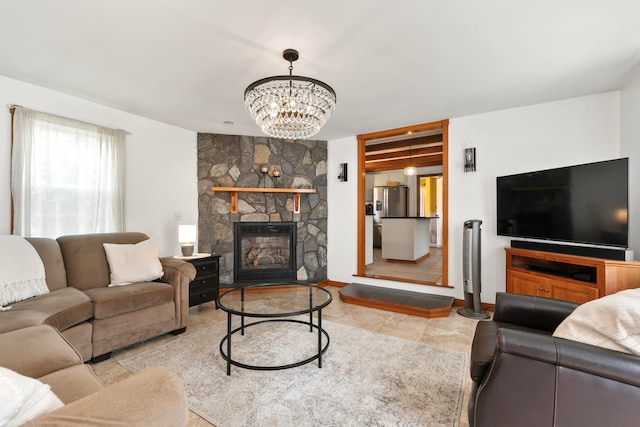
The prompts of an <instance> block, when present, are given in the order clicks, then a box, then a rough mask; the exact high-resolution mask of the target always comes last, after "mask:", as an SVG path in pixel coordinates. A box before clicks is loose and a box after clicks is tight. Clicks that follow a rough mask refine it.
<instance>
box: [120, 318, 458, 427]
mask: <svg viewBox="0 0 640 427" xmlns="http://www.w3.org/2000/svg"><path fill="white" fill-rule="evenodd" d="M323 327H324V329H325V330H326V331H327V332H328V333H329V336H330V345H329V348H328V350H327V352H326V353H325V355H324V356H323V358H322V368H319V367H318V363H317V361H313V362H311V363H309V364H306V365H303V366H299V367H296V368H292V369H287V370H281V371H253V370H247V369H242V368H239V367H235V366H232V367H231V375H230V376H227V375H226V362H225V361H224V359H223V358H222V356H221V355H220V351H219V344H220V340H221V339H222V338H223V336H224V335H225V334H226V322H223V323H219V324H216V325H214V326H211V327H208V328H206V329H203V330H201V331H198V332H195V333H193V334H191V335H187V336H184V337H181V338H179V339H177V340H175V341H172V342H169V343H167V344H163V345H160V346H158V347H156V348H154V349H151V350H149V351H146V352H144V353H141V354H139V355H137V356H134V357H130V358H127V359H123V360H121V361H120V362H119V363H120V364H121V365H122V366H123V367H125V368H126V369H128V370H130V371H132V372H134V373H137V372H141V371H143V370H145V369H147V368H150V367H152V366H156V365H162V366H165V367H167V368H169V369H171V370H172V371H174V372H176V373H177V374H178V376H179V377H180V378H181V379H182V382H183V384H184V386H185V389H186V390H187V394H188V399H189V405H190V408H191V409H192V410H193V411H194V412H195V413H197V414H198V415H200V416H201V417H203V418H205V419H206V420H208V421H209V422H211V423H212V424H214V425H215V426H217V427H233V426H457V425H458V423H459V418H460V411H461V403H462V394H463V389H464V381H465V378H466V375H465V372H464V367H465V358H466V355H465V354H464V353H460V352H453V351H449V350H445V349H441V348H435V347H430V346H428V345H425V344H420V343H417V342H413V341H407V340H403V339H400V338H395V337H392V336H389V335H383V334H379V333H375V332H371V331H367V330H364V329H360V328H355V327H351V326H346V325H342V324H339V323H335V322H329V321H324V322H323ZM323 342H324V341H323ZM232 344H233V347H232V351H233V353H232V356H233V358H234V359H237V360H239V361H240V362H243V363H247V364H252V365H280V364H287V363H292V362H295V361H298V360H302V359H305V358H307V357H309V356H310V355H312V354H313V352H314V351H317V333H315V332H314V333H310V332H309V327H308V326H303V325H300V324H297V323H264V324H260V325H254V326H251V327H249V328H247V329H246V333H245V336H241V335H240V334H236V335H234V336H233V341H232Z"/></svg>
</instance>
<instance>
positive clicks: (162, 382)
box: [25, 366, 189, 427]
mask: <svg viewBox="0 0 640 427" xmlns="http://www.w3.org/2000/svg"><path fill="white" fill-rule="evenodd" d="M188 418H189V414H188V407H187V397H186V393H185V391H184V388H183V386H182V383H181V382H180V379H179V378H178V377H177V376H176V374H174V373H173V372H171V371H170V370H168V369H166V368H164V367H160V366H157V367H154V368H151V369H148V370H146V371H144V372H142V373H140V374H138V375H133V376H131V377H129V378H127V379H125V380H123V381H120V382H118V383H116V384H113V385H111V386H109V387H107V388H105V389H102V390H100V391H98V392H96V393H93V394H90V395H89V396H86V397H84V398H82V399H79V400H76V401H75V402H72V403H70V404H68V405H65V406H63V407H62V408H60V409H57V410H55V411H53V412H50V413H48V414H46V415H44V416H41V417H38V418H36V419H35V420H32V421H31V422H29V423H27V424H25V425H27V426H52V425H56V426H57V425H60V426H62V425H64V426H88V425H91V426H167V427H169V426H171V427H174V426H186V425H187V423H188Z"/></svg>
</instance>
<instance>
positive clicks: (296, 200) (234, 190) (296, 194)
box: [211, 171, 316, 213]
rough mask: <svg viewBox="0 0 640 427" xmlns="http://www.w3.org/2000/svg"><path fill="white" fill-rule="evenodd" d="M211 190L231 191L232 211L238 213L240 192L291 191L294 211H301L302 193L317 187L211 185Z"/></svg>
mask: <svg viewBox="0 0 640 427" xmlns="http://www.w3.org/2000/svg"><path fill="white" fill-rule="evenodd" d="M274 176H275V171H274ZM211 190H212V191H227V192H229V193H231V213H238V193H291V194H293V212H294V213H300V194H302V193H306V194H310V193H315V192H316V189H315V188H248V187H211Z"/></svg>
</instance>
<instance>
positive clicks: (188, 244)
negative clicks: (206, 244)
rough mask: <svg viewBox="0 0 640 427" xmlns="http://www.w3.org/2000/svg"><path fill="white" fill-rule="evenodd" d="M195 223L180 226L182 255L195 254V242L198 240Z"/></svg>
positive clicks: (179, 239)
mask: <svg viewBox="0 0 640 427" xmlns="http://www.w3.org/2000/svg"><path fill="white" fill-rule="evenodd" d="M196 234H197V230H196V226H195V225H179V226H178V242H180V243H182V256H191V255H193V244H194V243H195V241H196V240H197V238H196Z"/></svg>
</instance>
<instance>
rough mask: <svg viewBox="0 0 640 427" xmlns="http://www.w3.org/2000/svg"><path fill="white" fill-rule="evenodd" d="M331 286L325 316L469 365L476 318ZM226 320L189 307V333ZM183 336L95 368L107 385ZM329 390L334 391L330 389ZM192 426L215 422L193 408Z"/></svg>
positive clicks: (208, 307) (122, 353) (206, 307)
mask: <svg viewBox="0 0 640 427" xmlns="http://www.w3.org/2000/svg"><path fill="white" fill-rule="evenodd" d="M327 289H328V290H329V291H330V292H331V294H332V295H333V302H332V303H331V304H330V305H329V306H328V307H327V308H325V309H324V310H323V311H322V314H323V319H326V320H330V321H333V322H339V323H342V324H345V325H350V326H356V327H359V328H363V329H368V330H371V331H375V332H379V333H383V334H387V335H393V336H396V337H400V338H404V339H408V340H413V341H418V342H421V343H425V344H428V345H431V346H435V347H441V348H446V349H450V350H454V351H461V352H465V353H467V365H468V363H469V360H468V354H469V346H470V345H471V340H472V338H473V333H474V330H475V325H476V322H477V321H476V320H471V319H467V318H465V317H462V316H460V315H458V314H457V313H456V310H455V309H454V310H452V311H451V313H450V314H449V317H446V318H437V319H425V318H422V317H415V316H408V315H405V314H399V313H392V312H388V311H383V310H377V309H373V308H367V307H361V306H358V305H353V304H345V303H344V302H342V301H341V300H340V296H339V294H338V291H339V288H336V287H328V288H327ZM223 321H226V315H225V313H224V312H223V311H222V310H216V309H215V305H214V303H207V304H203V305H200V306H197V307H192V308H191V309H190V311H189V326H188V327H187V331H186V332H185V334H190V333H193V332H195V331H198V330H200V329H203V328H206V327H209V326H211V325H214V324H216V323H218V322H223ZM179 337H180V336H173V335H171V334H167V335H163V336H161V337H158V338H155V339H152V340H148V341H146V342H144V343H140V344H135V345H133V346H130V347H127V348H125V349H123V350H119V351H116V352H114V353H113V355H112V357H111V358H110V359H109V360H106V361H104V362H100V363H97V364H94V365H93V370H94V372H95V373H96V375H97V376H98V378H100V380H101V381H102V382H103V383H104V384H105V385H108V384H112V383H114V382H118V381H120V380H122V379H124V378H126V377H128V376H130V375H132V374H131V373H130V372H129V371H127V370H126V369H124V368H123V367H121V366H120V365H119V364H118V363H117V362H118V360H120V359H124V358H127V357H130V356H132V355H134V354H139V353H142V352H144V351H147V350H149V349H151V348H153V347H155V346H157V345H159V344H162V343H165V342H168V341H171V340H175V339H178V338H179ZM468 371H469V370H468V366H467V367H466V368H465V376H466V387H465V391H464V397H463V404H462V408H461V414H460V426H461V427H468V425H469V423H468V420H467V412H466V408H467V401H468V399H469V392H470V389H471V382H470V379H469V377H468ZM327 392H328V393H330V391H327ZM189 426H192V427H200V426H211V424H209V423H208V422H206V421H205V420H203V419H202V418H200V417H198V416H197V415H196V414H194V413H191V412H190V416H189Z"/></svg>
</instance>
